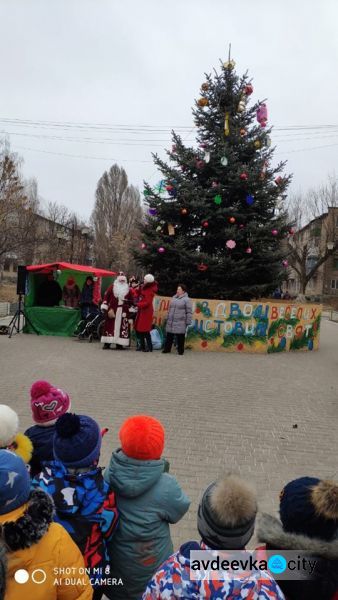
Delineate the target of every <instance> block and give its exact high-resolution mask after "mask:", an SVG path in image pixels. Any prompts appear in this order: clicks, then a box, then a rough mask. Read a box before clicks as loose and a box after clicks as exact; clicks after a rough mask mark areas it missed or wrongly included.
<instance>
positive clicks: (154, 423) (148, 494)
mask: <svg viewBox="0 0 338 600" xmlns="http://www.w3.org/2000/svg"><path fill="white" fill-rule="evenodd" d="M119 437H120V441H121V446H122V448H119V449H118V450H116V451H115V452H113V454H112V457H111V461H110V465H109V467H108V468H107V469H106V471H105V474H104V477H105V480H106V481H107V482H108V483H109V484H110V486H111V487H112V489H113V490H114V491H115V493H116V499H117V505H118V508H119V512H120V526H119V528H118V530H117V531H116V534H115V536H114V538H113V539H112V541H111V544H110V548H109V551H110V560H111V577H112V578H117V579H120V578H121V579H122V580H123V587H122V586H121V587H120V586H119V587H118V588H117V587H114V588H110V589H109V588H108V589H107V590H106V591H105V593H106V595H107V596H108V598H114V600H118V599H120V598H121V600H122V599H123V600H124V599H125V598H130V599H132V598H135V599H136V598H139V597H140V596H141V595H142V593H143V592H144V590H145V588H146V585H147V582H148V580H149V579H150V578H151V576H152V575H153V573H154V572H155V571H156V569H157V568H158V566H159V565H160V564H161V563H162V562H163V561H164V560H166V559H167V558H168V557H169V556H170V554H172V552H173V545H172V541H171V537H170V529H169V525H170V523H177V522H178V521H179V520H180V519H181V518H182V517H183V515H184V514H185V513H186V512H187V510H188V508H189V505H190V500H189V498H188V497H187V496H186V495H185V493H184V492H183V491H182V489H181V487H180V486H179V484H178V483H177V481H176V479H175V478H174V477H173V476H172V475H169V474H168V473H166V472H165V470H166V466H167V462H166V461H165V459H163V458H162V453H163V448H164V428H163V425H162V424H161V423H160V422H159V421H158V420H157V419H155V418H154V417H150V416H146V415H136V416H133V417H129V418H128V419H127V420H126V421H125V422H124V423H123V425H122V427H121V429H120V431H119Z"/></svg>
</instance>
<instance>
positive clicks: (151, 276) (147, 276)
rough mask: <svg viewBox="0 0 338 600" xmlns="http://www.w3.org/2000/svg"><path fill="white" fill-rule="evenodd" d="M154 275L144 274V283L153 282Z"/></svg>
mask: <svg viewBox="0 0 338 600" xmlns="http://www.w3.org/2000/svg"><path fill="white" fill-rule="evenodd" d="M154 281H155V277H154V275H152V274H151V273H148V274H147V275H145V276H144V283H154Z"/></svg>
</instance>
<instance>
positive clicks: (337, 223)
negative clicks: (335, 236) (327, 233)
mask: <svg viewBox="0 0 338 600" xmlns="http://www.w3.org/2000/svg"><path fill="white" fill-rule="evenodd" d="M336 227H338V215H337V216H336Z"/></svg>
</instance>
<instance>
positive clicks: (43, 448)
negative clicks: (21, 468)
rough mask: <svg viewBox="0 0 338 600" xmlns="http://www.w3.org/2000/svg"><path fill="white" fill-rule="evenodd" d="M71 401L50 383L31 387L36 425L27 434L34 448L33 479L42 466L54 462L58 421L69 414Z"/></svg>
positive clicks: (32, 461) (39, 382)
mask: <svg viewBox="0 0 338 600" xmlns="http://www.w3.org/2000/svg"><path fill="white" fill-rule="evenodd" d="M70 406H71V401H70V398H69V396H68V394H67V393H66V392H64V391H63V390H61V389H59V388H56V387H54V386H53V385H51V384H50V383H48V381H36V382H35V383H33V385H32V387H31V409H32V416H33V421H34V422H35V425H33V426H32V427H29V428H28V429H27V431H26V432H25V434H26V435H27V436H28V437H29V438H30V439H31V441H32V442H33V446H34V451H33V457H32V460H31V462H30V465H31V473H32V477H34V476H35V475H37V474H38V473H40V471H41V470H42V464H43V463H45V462H49V461H52V460H53V459H54V457H53V438H54V433H55V423H56V420H57V419H58V418H59V417H61V415H64V414H65V413H66V412H69V409H70Z"/></svg>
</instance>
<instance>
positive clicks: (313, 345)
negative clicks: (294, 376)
mask: <svg viewBox="0 0 338 600" xmlns="http://www.w3.org/2000/svg"><path fill="white" fill-rule="evenodd" d="M170 300H171V298H168V297H163V296H162V297H161V296H156V297H155V299H154V324H155V325H157V326H158V327H159V328H160V329H161V330H162V332H163V333H165V323H166V319H167V313H168V308H169V304H170ZM191 300H192V303H193V317H192V323H191V326H190V327H189V328H188V331H187V336H186V348H190V349H191V350H199V351H214V352H220V351H221V352H261V353H269V354H270V353H273V352H288V351H291V350H318V348H319V331H320V319H321V312H322V306H321V305H320V304H292V303H290V304H287V303H286V302H273V301H272V302H259V301H254V302H232V301H231V300H203V299H191Z"/></svg>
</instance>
